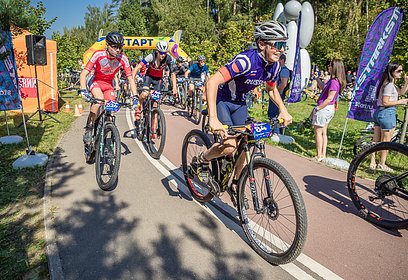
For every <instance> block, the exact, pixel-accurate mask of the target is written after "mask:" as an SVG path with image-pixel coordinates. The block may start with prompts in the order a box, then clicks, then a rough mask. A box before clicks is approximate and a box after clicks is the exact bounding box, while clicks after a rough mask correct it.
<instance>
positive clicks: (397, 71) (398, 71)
mask: <svg viewBox="0 0 408 280" xmlns="http://www.w3.org/2000/svg"><path fill="white" fill-rule="evenodd" d="M402 71H403V70H402V69H398V70H395V72H396V73H401V72H402Z"/></svg>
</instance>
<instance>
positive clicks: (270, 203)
mask: <svg viewBox="0 0 408 280" xmlns="http://www.w3.org/2000/svg"><path fill="white" fill-rule="evenodd" d="M264 145H265V144H263V143H261V144H260V146H259V147H257V148H259V150H260V152H258V153H253V155H252V156H251V155H250V153H249V148H248V147H246V148H245V154H246V158H247V162H249V165H248V173H249V187H250V190H251V195H252V201H253V205H254V210H255V211H256V213H257V214H261V213H265V212H266V211H268V210H269V211H268V214H269V215H271V216H276V213H277V208H276V204H275V203H274V199H273V191H272V182H271V178H270V175H269V171H268V170H267V169H263V170H262V172H263V182H264V183H265V187H266V191H267V197H265V198H264V199H263V201H262V206H260V201H259V197H258V190H257V186H256V182H255V181H256V180H255V174H254V167H253V159H254V158H255V156H261V157H265V153H264V148H265V146H264ZM261 187H262V183H261ZM247 207H249V205H247Z"/></svg>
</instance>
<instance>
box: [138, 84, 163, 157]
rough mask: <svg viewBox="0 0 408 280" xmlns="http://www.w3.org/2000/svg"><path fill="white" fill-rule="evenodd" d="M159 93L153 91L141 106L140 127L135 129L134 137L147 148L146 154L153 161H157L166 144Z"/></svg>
mask: <svg viewBox="0 0 408 280" xmlns="http://www.w3.org/2000/svg"><path fill="white" fill-rule="evenodd" d="M160 102H161V93H160V91H158V90H155V91H153V92H152V93H151V94H150V95H149V96H148V97H147V98H146V100H145V102H144V104H143V111H142V113H141V118H140V126H139V128H136V136H137V139H138V140H139V141H143V142H144V143H145V144H146V146H147V152H148V153H149V155H150V156H151V157H152V158H154V159H159V158H160V156H161V154H162V153H163V149H164V144H165V142H166V120H165V118H164V114H163V111H162V110H161V109H160Z"/></svg>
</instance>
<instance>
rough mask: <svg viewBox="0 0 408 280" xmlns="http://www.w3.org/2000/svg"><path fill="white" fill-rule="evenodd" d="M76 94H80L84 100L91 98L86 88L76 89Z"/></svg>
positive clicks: (87, 100)
mask: <svg viewBox="0 0 408 280" xmlns="http://www.w3.org/2000/svg"><path fill="white" fill-rule="evenodd" d="M78 94H81V95H82V98H83V99H84V100H85V101H86V102H89V101H91V99H92V95H91V94H90V93H89V92H88V91H87V90H86V89H80V90H78Z"/></svg>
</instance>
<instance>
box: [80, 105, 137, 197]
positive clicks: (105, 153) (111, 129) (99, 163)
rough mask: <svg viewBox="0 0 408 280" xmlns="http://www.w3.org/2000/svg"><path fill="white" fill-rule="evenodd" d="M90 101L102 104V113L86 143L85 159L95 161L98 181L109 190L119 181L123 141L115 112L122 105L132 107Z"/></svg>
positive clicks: (102, 187)
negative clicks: (89, 139) (89, 140)
mask: <svg viewBox="0 0 408 280" xmlns="http://www.w3.org/2000/svg"><path fill="white" fill-rule="evenodd" d="M90 103H99V104H101V108H100V112H101V113H100V114H99V116H98V117H97V119H96V121H95V124H94V126H93V129H92V140H91V142H90V143H84V150H85V160H86V162H87V163H89V164H93V163H95V173H96V182H97V183H98V186H99V187H100V188H101V189H102V190H109V189H111V188H112V186H113V185H114V184H115V183H116V182H117V179H118V173H119V166H120V150H121V141H120V135H119V131H118V129H117V127H116V124H115V120H116V117H115V116H114V115H113V113H114V112H117V111H119V109H120V107H121V106H122V107H124V106H127V107H130V105H129V104H121V103H118V102H116V101H112V100H110V101H108V102H107V103H106V104H105V100H103V99H98V98H91V100H90Z"/></svg>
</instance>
